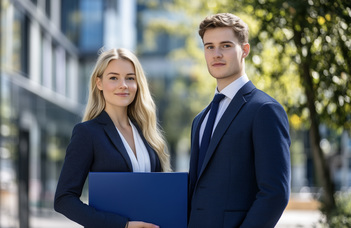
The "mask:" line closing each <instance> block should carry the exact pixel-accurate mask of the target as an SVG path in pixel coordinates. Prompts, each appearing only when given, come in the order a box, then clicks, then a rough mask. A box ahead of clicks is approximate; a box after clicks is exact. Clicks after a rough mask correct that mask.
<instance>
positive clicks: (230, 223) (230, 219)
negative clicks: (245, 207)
mask: <svg viewBox="0 0 351 228" xmlns="http://www.w3.org/2000/svg"><path fill="white" fill-rule="evenodd" d="M246 213H247V211H225V212H224V221H223V228H237V227H239V226H240V225H241V223H243V221H244V219H245V216H246Z"/></svg>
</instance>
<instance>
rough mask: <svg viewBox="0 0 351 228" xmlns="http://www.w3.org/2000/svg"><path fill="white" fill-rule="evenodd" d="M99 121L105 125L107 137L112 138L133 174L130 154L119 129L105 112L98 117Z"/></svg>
mask: <svg viewBox="0 0 351 228" xmlns="http://www.w3.org/2000/svg"><path fill="white" fill-rule="evenodd" d="M97 119H98V121H99V122H100V123H101V124H103V125H104V126H103V128H104V130H105V132H106V135H107V136H108V137H109V138H110V140H111V142H112V143H113V145H114V146H115V147H116V149H117V151H118V152H119V153H120V154H121V155H122V156H123V158H124V160H125V161H126V163H127V165H128V168H129V169H130V171H131V172H133V166H132V162H131V161H130V158H129V155H128V152H127V150H126V148H125V147H124V144H123V141H122V139H121V137H120V136H119V134H118V132H117V129H116V127H115V125H114V124H113V122H112V120H111V118H110V117H109V115H108V114H107V113H106V112H105V111H102V112H101V114H100V115H99V116H98V117H97Z"/></svg>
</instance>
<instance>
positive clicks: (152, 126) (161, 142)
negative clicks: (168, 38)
mask: <svg viewBox="0 0 351 228" xmlns="http://www.w3.org/2000/svg"><path fill="white" fill-rule="evenodd" d="M114 59H124V60H129V61H130V62H132V64H133V66H134V69H135V74H136V82H137V86H138V90H137V93H136V95H135V99H134V101H133V102H132V103H131V104H130V105H129V106H128V111H127V113H128V117H129V118H131V119H133V120H134V121H136V123H137V124H138V126H139V127H140V129H141V131H142V133H143V135H144V137H145V139H146V141H147V142H148V143H149V144H150V146H151V147H152V148H153V149H154V150H155V151H156V153H157V155H158V157H159V158H160V162H161V167H162V171H163V172H169V171H171V167H170V158H169V154H168V150H167V146H166V141H165V139H164V136H163V133H162V131H161V128H160V126H159V124H158V122H157V117H156V105H155V103H154V101H153V99H152V96H151V93H150V90H149V86H148V82H147V79H146V76H145V74H144V71H143V69H142V66H141V64H140V62H139V60H138V59H137V57H136V56H135V55H134V54H133V53H132V52H131V51H129V50H127V49H124V48H120V49H111V50H107V51H104V50H103V49H102V50H101V52H100V54H99V57H98V59H97V62H96V65H95V68H94V70H93V72H92V74H91V78H90V88H89V98H88V103H87V106H86V110H85V113H84V117H83V121H88V120H91V119H94V118H95V117H97V116H98V115H99V114H100V113H101V112H102V111H103V110H104V109H105V105H106V102H105V99H104V96H103V94H102V93H101V91H100V90H99V89H98V88H97V85H96V82H97V78H98V77H101V76H102V75H103V73H104V71H105V69H106V68H107V65H108V64H109V62H110V61H111V60H114Z"/></svg>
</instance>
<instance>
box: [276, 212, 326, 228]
mask: <svg viewBox="0 0 351 228" xmlns="http://www.w3.org/2000/svg"><path fill="white" fill-rule="evenodd" d="M320 219H321V213H320V212H319V211H312V210H286V211H285V212H284V213H283V215H282V217H281V218H280V220H279V222H278V224H277V226H276V228H320V225H318V221H319V220H320Z"/></svg>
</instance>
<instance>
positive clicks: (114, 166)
mask: <svg viewBox="0 0 351 228" xmlns="http://www.w3.org/2000/svg"><path fill="white" fill-rule="evenodd" d="M134 125H135V126H137V125H136V123H134ZM137 128H138V126H137ZM138 130H139V134H140V136H141V137H142V138H143V140H144V143H145V146H146V148H147V150H148V152H149V155H150V162H151V171H152V172H159V171H161V164H160V160H159V158H158V156H157V154H156V152H155V151H154V150H153V149H152V148H151V147H150V145H149V144H148V143H147V141H146V140H145V138H144V137H143V134H142V132H141V131H140V129H139V128H138ZM90 171H92V172H132V171H133V168H132V163H131V161H130V158H129V156H128V153H127V151H126V149H125V147H124V145H123V142H122V139H121V138H120V136H119V134H118V132H117V130H116V127H115V125H114V124H113V122H112V120H111V118H110V117H109V115H108V114H107V113H106V112H105V111H103V112H102V113H101V114H100V115H99V116H98V117H96V118H95V119H93V120H90V121H86V122H83V123H79V124H77V125H76V126H75V127H74V129H73V132H72V138H71V141H70V144H69V145H68V147H67V151H66V157H65V160H64V164H63V167H62V170H61V175H60V178H59V181H58V185H57V189H56V194H55V201H54V208H55V210H56V211H57V212H60V213H62V214H63V215H65V216H66V217H68V218H69V219H71V220H73V221H75V222H77V223H79V224H81V225H82V226H84V227H90V228H100V227H104V228H119V227H120V228H124V227H125V225H126V222H127V221H128V218H126V217H123V216H120V215H117V214H113V213H107V212H102V211H97V210H96V209H95V208H93V207H91V206H89V205H86V204H84V203H83V202H82V201H81V200H80V199H79V198H80V196H81V194H82V189H83V185H84V183H85V180H86V178H87V175H88V173H89V172H90ZM121 187H122V188H123V186H121ZM116 206H118V205H116Z"/></svg>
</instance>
